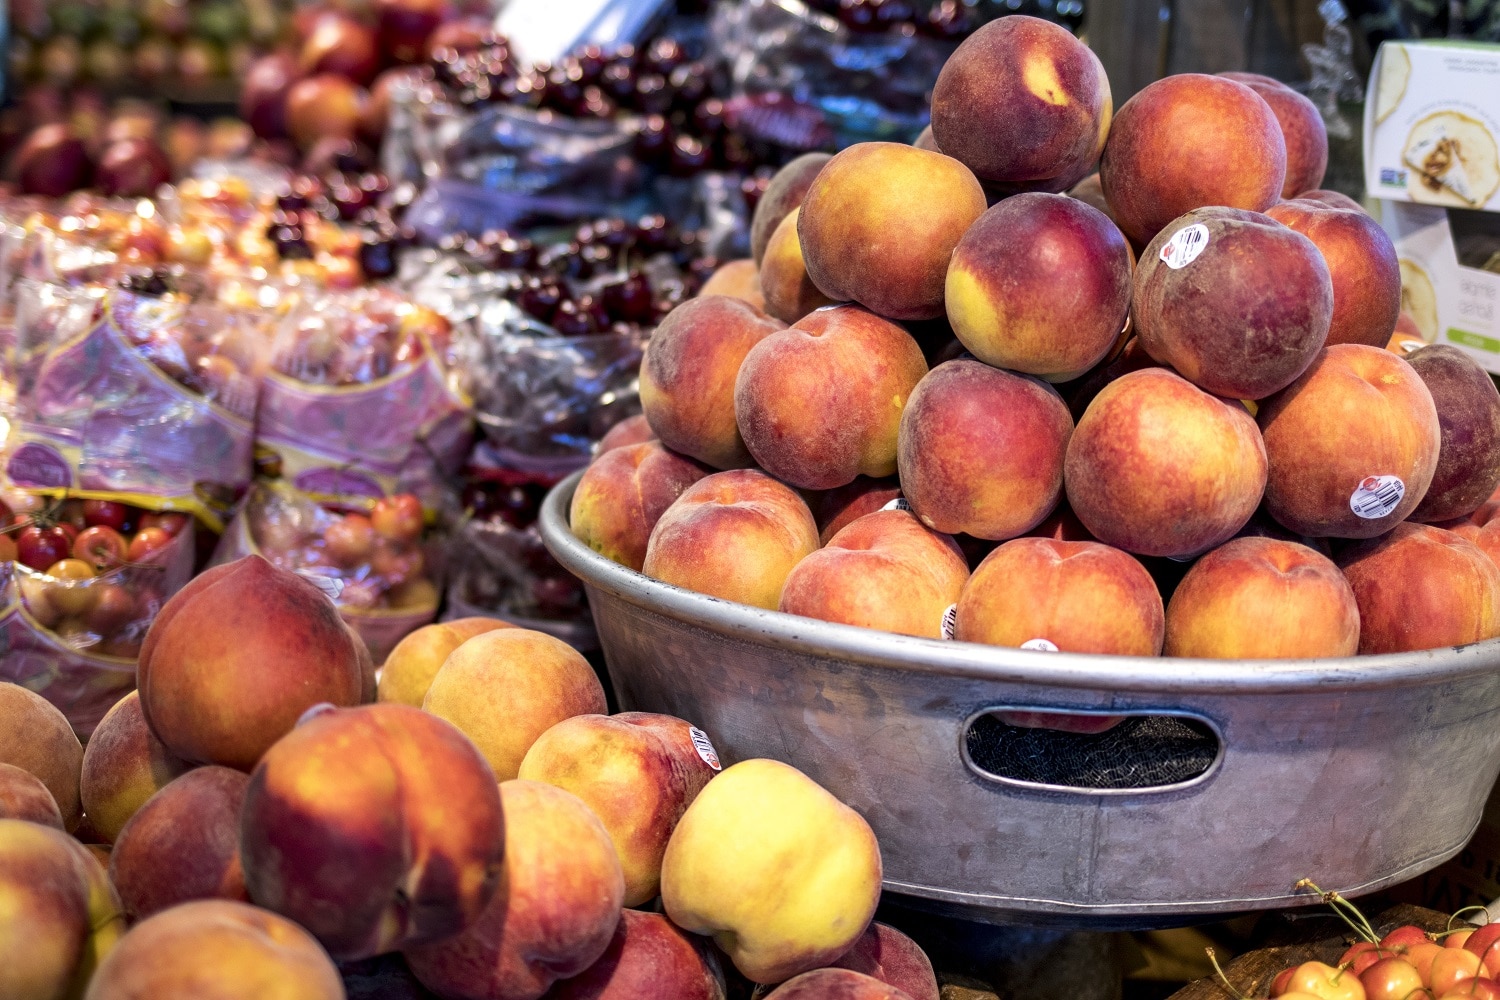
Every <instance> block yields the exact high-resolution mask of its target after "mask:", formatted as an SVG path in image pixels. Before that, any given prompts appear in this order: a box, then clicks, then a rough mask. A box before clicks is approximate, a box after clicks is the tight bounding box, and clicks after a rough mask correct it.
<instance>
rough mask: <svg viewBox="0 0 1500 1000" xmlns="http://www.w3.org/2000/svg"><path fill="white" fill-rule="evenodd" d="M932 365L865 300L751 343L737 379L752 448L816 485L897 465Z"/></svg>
mask: <svg viewBox="0 0 1500 1000" xmlns="http://www.w3.org/2000/svg"><path fill="white" fill-rule="evenodd" d="M926 374H927V361H926V359H925V358H923V357H922V349H921V348H920V347H918V346H917V342H916V341H915V340H913V339H912V337H911V334H909V333H907V332H906V331H905V330H903V329H902V328H901V327H899V326H897V325H896V324H895V323H892V322H890V321H889V320H885V319H881V318H880V317H879V316H876V315H875V314H874V313H871V312H868V311H866V310H864V309H861V308H859V307H858V306H834V307H830V308H827V309H819V310H818V311H817V312H815V313H812V314H811V315H809V316H806V317H804V318H803V319H801V320H798V321H797V322H796V323H795V324H793V325H792V326H789V327H787V328H786V329H785V330H781V331H778V332H777V333H773V334H771V335H770V336H769V337H767V338H765V339H764V340H762V341H761V342H760V343H758V344H756V345H755V346H754V347H752V348H751V349H750V353H749V354H746V355H745V362H744V364H742V365H741V366H740V372H739V377H738V378H737V379H736V380H735V385H734V412H735V417H736V419H737V420H738V421H739V427H740V434H741V435H742V436H743V438H744V441H745V446H746V447H747V448H749V449H750V454H751V455H752V456H754V458H755V461H756V462H757V463H759V465H760V467H761V468H763V469H765V470H766V471H767V472H769V473H770V474H771V475H773V476H775V477H776V478H777V479H780V480H781V481H782V482H785V483H788V484H790V485H792V486H797V487H801V488H802V489H810V490H826V489H832V488H833V487H835V486H844V485H846V484H848V483H851V482H853V481H854V477H856V476H875V477H879V476H889V475H891V474H892V473H894V472H895V471H896V434H897V430H898V428H899V427H900V424H901V411H902V409H903V408H904V407H905V405H906V400H907V397H909V396H910V395H911V393H912V390H913V389H914V388H915V387H916V385H917V383H918V382H920V381H921V380H922V376H924V375H926Z"/></svg>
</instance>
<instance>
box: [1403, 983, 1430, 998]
mask: <svg viewBox="0 0 1500 1000" xmlns="http://www.w3.org/2000/svg"><path fill="white" fill-rule="evenodd" d="M1418 993H1426V994H1427V996H1428V997H1429V998H1430V1000H1437V995H1436V994H1435V993H1433V992H1432V990H1430V989H1428V988H1427V987H1426V986H1418V987H1416V988H1415V989H1413V990H1412V991H1411V992H1410V993H1408V994H1406V996H1404V997H1402V998H1401V1000H1411V998H1412V997H1414V996H1416V995H1417V994H1418Z"/></svg>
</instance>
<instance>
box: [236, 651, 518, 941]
mask: <svg viewBox="0 0 1500 1000" xmlns="http://www.w3.org/2000/svg"><path fill="white" fill-rule="evenodd" d="M490 634H492V635H493V634H497V633H490ZM240 845H241V847H240V857H241V862H242V864H243V866H244V873H245V885H246V887H247V888H248V889H249V891H250V898H251V900H253V901H254V902H255V903H256V904H257V905H258V906H264V907H265V908H266V909H269V910H273V911H275V912H277V913H280V914H282V915H283V916H286V917H289V918H291V919H292V920H295V921H297V923H299V924H301V925H302V926H303V927H306V928H307V929H308V930H309V931H311V932H312V934H313V935H314V936H315V937H317V938H318V940H319V941H321V942H322V943H323V946H324V947H326V948H327V949H328V950H329V952H330V953H331V954H332V955H334V956H335V957H337V958H340V959H355V958H366V957H369V956H371V955H378V954H380V953H382V952H386V951H391V950H393V949H395V948H399V947H401V946H402V945H405V944H408V943H412V942H416V941H426V940H432V939H436V938H441V937H446V936H449V935H452V934H456V933H458V932H459V931H460V930H462V929H463V928H465V927H467V926H469V925H470V924H472V923H473V922H474V921H475V920H477V919H478V918H479V914H480V913H481V912H482V911H483V909H484V907H485V904H486V903H488V902H489V899H490V896H491V895H493V894H494V891H495V884H496V881H497V879H498V878H499V874H500V858H501V852H502V850H503V845H504V840H503V823H502V818H501V812H500V795H499V792H498V791H497V790H496V786H495V776H494V772H493V771H491V770H490V768H489V765H488V764H486V763H485V761H484V758H483V757H482V756H480V754H479V751H478V750H476V749H475V748H474V745H473V744H472V743H470V742H469V741H468V740H467V739H465V738H464V736H463V734H462V733H460V732H459V731H458V730H456V729H454V728H453V726H451V725H449V724H448V723H446V722H444V721H443V720H442V719H439V718H437V717H436V716H432V715H428V714H427V713H426V712H423V711H421V710H420V709H416V708H411V707H410V706H407V705H392V704H387V705H366V706H363V707H360V708H351V709H334V710H331V711H324V712H322V713H321V714H315V715H313V716H312V717H311V718H308V719H307V720H306V721H304V722H302V723H301V724H300V725H298V726H297V728H296V729H294V730H292V732H290V733H288V734H287V735H286V736H285V737H283V738H282V739H281V740H280V741H278V742H277V743H276V745H275V746H273V747H272V748H271V749H270V751H268V752H267V753H266V755H265V757H264V758H262V760H261V762H260V764H259V765H258V766H257V767H256V769H255V771H254V772H253V773H252V774H251V775H250V785H249V788H248V789H247V790H246V792H245V803H244V807H243V809H242V811H241V817H240Z"/></svg>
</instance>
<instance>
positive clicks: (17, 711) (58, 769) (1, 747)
mask: <svg viewBox="0 0 1500 1000" xmlns="http://www.w3.org/2000/svg"><path fill="white" fill-rule="evenodd" d="M0 764H10V765H13V766H15V767H19V768H20V769H21V770H23V771H26V772H28V773H29V774H32V775H35V776H36V777H37V778H38V779H39V780H40V781H41V783H42V784H44V785H46V786H47V791H49V792H51V793H52V798H53V800H54V801H55V802H56V803H57V809H58V812H60V813H61V814H62V818H63V825H64V826H66V827H67V828H68V829H70V830H71V829H74V828H75V827H77V826H78V821H79V819H80V818H81V816H82V809H81V808H80V806H79V798H78V775H79V772H80V771H81V770H82V769H83V747H82V745H80V744H79V742H78V737H77V736H75V735H74V734H73V727H72V726H70V725H68V720H67V717H66V716H64V715H63V714H62V712H60V711H58V709H57V708H56V706H54V705H53V704H52V703H51V702H50V701H48V700H47V699H46V698H43V697H42V696H41V695H39V694H37V693H35V692H33V691H30V690H27V689H26V688H23V687H21V686H20V685H19V684H10V683H6V682H0Z"/></svg>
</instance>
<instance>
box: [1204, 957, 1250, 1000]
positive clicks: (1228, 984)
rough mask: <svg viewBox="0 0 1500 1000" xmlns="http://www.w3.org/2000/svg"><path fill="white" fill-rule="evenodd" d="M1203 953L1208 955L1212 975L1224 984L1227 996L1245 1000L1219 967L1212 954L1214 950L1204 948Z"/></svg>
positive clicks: (1216, 959)
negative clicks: (1212, 970)
mask: <svg viewBox="0 0 1500 1000" xmlns="http://www.w3.org/2000/svg"><path fill="white" fill-rule="evenodd" d="M1203 951H1204V953H1205V954H1207V955H1208V963H1209V964H1210V965H1212V966H1213V967H1214V975H1216V976H1218V977H1219V982H1221V983H1223V984H1224V989H1225V990H1227V991H1228V993H1229V995H1230V996H1232V997H1234V1000H1247V998H1246V996H1245V994H1243V993H1241V992H1240V991H1239V990H1237V989H1235V988H1234V984H1233V983H1231V982H1230V981H1229V977H1228V976H1226V975H1225V974H1224V970H1223V969H1221V968H1220V967H1219V959H1218V956H1217V955H1215V954H1214V950H1213V949H1212V948H1204V949H1203Z"/></svg>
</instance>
